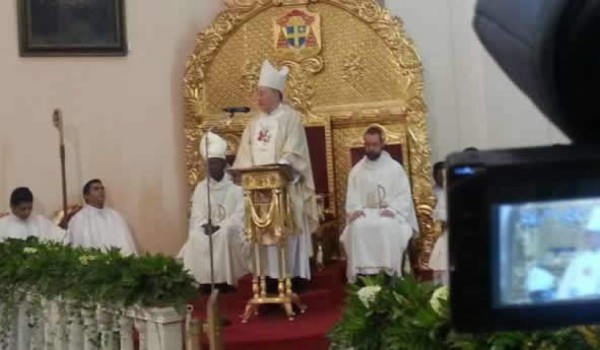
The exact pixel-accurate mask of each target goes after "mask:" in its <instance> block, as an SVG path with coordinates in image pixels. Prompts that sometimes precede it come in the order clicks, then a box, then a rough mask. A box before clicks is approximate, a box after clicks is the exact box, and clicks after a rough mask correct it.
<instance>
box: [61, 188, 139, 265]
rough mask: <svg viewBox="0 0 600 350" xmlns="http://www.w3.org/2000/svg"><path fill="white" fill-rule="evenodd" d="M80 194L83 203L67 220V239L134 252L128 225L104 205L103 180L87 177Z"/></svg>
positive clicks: (104, 248)
mask: <svg viewBox="0 0 600 350" xmlns="http://www.w3.org/2000/svg"><path fill="white" fill-rule="evenodd" d="M83 197H84V199H85V205H84V206H83V208H82V209H81V210H80V211H79V212H78V213H77V214H75V216H73V218H71V220H70V221H69V227H68V229H67V238H66V243H70V244H71V245H73V246H75V247H84V248H98V249H103V250H108V249H110V248H119V249H120V250H121V253H123V254H125V255H132V254H133V255H136V254H137V248H136V244H135V240H134V238H133V235H132V234H131V231H130V229H129V226H128V225H127V223H126V222H125V220H124V219H123V217H122V216H121V214H119V213H118V212H117V211H116V210H114V209H112V208H109V207H107V206H105V201H106V192H105V189H104V185H103V184H102V181H100V180H98V179H93V180H90V181H88V182H87V183H86V184H85V186H84V187H83Z"/></svg>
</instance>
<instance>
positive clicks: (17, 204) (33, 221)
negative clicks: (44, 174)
mask: <svg viewBox="0 0 600 350" xmlns="http://www.w3.org/2000/svg"><path fill="white" fill-rule="evenodd" d="M10 210H11V213H10V214H9V215H7V216H5V217H3V218H1V219H0V241H1V240H4V239H7V238H15V239H26V238H28V237H37V238H39V239H40V240H44V241H54V242H61V241H62V240H63V239H64V237H65V231H64V230H63V229H61V228H60V227H58V226H57V225H55V224H54V223H53V222H52V221H50V220H49V219H48V218H46V217H45V216H42V215H39V214H33V213H32V210H33V193H31V190H29V188H27V187H19V188H16V189H15V190H14V191H13V192H12V194H11V195H10Z"/></svg>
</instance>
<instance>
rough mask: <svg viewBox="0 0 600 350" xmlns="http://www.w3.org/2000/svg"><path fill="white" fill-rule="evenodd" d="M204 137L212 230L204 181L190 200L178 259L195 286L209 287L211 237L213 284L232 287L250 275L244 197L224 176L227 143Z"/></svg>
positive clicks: (201, 151) (203, 147) (216, 136)
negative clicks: (206, 146) (190, 275)
mask: <svg viewBox="0 0 600 350" xmlns="http://www.w3.org/2000/svg"><path fill="white" fill-rule="evenodd" d="M207 135H208V161H207V164H208V173H209V175H210V203H211V212H212V217H211V219H212V225H213V227H212V228H211V227H209V224H208V205H207V203H208V201H207V196H206V193H207V188H206V185H207V184H206V179H205V180H203V181H201V182H200V183H198V185H196V189H195V190H194V194H193V196H192V212H191V217H190V228H189V236H188V240H187V242H186V243H185V245H184V246H183V248H182V249H181V251H180V253H179V258H180V259H182V260H183V265H184V266H185V268H186V269H187V270H189V271H190V272H191V273H192V274H193V275H194V277H195V278H196V281H198V283H200V284H209V283H211V276H210V244H209V236H208V235H209V234H211V233H212V240H213V256H214V278H215V280H214V282H215V283H217V284H221V283H226V284H229V285H233V286H235V285H237V282H238V279H239V278H240V277H242V276H243V275H245V274H247V273H249V272H250V247H249V243H248V242H247V240H246V237H245V234H244V193H243V191H242V188H241V187H239V186H237V185H235V184H234V183H233V181H232V180H231V177H230V176H229V174H226V173H225V169H226V167H227V161H226V160H225V155H226V151H227V142H226V141H225V140H223V139H222V138H221V137H219V136H218V135H216V134H213V133H208V134H207ZM206 137H207V136H205V137H204V138H203V139H202V140H201V143H200V154H201V155H202V156H203V157H206V148H205V145H206Z"/></svg>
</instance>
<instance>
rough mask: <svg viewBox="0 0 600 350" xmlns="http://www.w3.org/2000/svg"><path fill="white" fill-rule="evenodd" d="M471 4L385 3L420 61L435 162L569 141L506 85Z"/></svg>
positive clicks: (445, 0) (470, 0) (449, 0)
mask: <svg viewBox="0 0 600 350" xmlns="http://www.w3.org/2000/svg"><path fill="white" fill-rule="evenodd" d="M475 2H476V1H475V0H460V1H456V0H435V1H433V0H386V1H385V5H386V6H387V7H388V9H390V11H391V12H392V13H393V14H394V15H396V16H400V17H401V18H402V19H403V21H404V28H405V31H406V33H407V35H408V36H409V37H411V38H412V39H413V40H414V41H415V42H416V44H417V48H418V50H419V53H420V55H421V58H422V60H423V65H424V67H425V79H426V98H427V102H428V106H429V128H430V132H431V142H432V148H433V158H434V160H439V159H442V158H443V157H444V156H445V155H446V154H448V153H450V152H453V151H457V150H461V149H463V148H465V147H468V146H475V147H478V148H481V149H487V148H506V147H519V146H532V145H545V144H553V143H557V142H567V140H566V138H564V137H563V136H562V133H560V131H558V130H557V129H556V128H555V127H554V126H553V125H551V124H550V123H549V122H547V121H546V120H545V119H544V118H543V116H542V115H541V113H540V112H539V111H538V110H537V109H536V107H535V106H534V105H533V104H532V103H531V102H530V101H529V100H528V99H527V98H526V97H525V96H524V95H523V94H522V93H521V92H520V91H519V90H517V88H516V87H515V86H514V85H513V84H512V83H511V82H510V81H509V80H508V78H507V77H505V76H504V74H503V73H502V72H501V71H500V69H499V68H498V67H497V66H496V64H495V63H494V62H493V61H492V58H491V57H490V56H489V55H488V53H487V52H486V51H485V50H484V48H483V46H482V45H481V44H480V43H479V41H478V39H477V37H476V36H475V33H474V31H473V29H472V26H471V21H472V17H473V13H474V7H475Z"/></svg>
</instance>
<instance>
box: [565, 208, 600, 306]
mask: <svg viewBox="0 0 600 350" xmlns="http://www.w3.org/2000/svg"><path fill="white" fill-rule="evenodd" d="M585 229H586V233H585V235H586V249H585V250H584V251H581V252H579V253H577V254H576V255H575V257H574V258H573V259H572V260H571V262H570V263H569V265H568V267H567V270H566V271H565V273H564V275H563V277H562V279H561V281H560V284H559V286H558V292H557V298H558V299H577V298H589V297H600V207H596V208H594V209H593V210H592V213H591V216H590V218H589V220H588V222H587V225H586V228H585Z"/></svg>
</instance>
